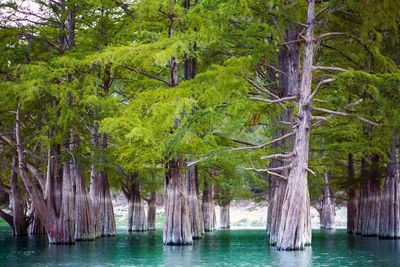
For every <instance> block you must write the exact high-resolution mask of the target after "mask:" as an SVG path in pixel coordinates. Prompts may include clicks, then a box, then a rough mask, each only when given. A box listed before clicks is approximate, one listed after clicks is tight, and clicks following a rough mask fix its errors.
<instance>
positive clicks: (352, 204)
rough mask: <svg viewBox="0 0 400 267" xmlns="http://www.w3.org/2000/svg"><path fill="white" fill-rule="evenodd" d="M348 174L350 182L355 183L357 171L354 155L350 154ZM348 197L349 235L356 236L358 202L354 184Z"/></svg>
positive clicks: (349, 189) (348, 191)
mask: <svg viewBox="0 0 400 267" xmlns="http://www.w3.org/2000/svg"><path fill="white" fill-rule="evenodd" d="M347 172H348V176H349V179H350V181H352V182H354V178H355V171H354V159H353V154H349V159H348V166H347ZM347 196H348V200H347V233H348V234H355V233H356V227H357V207H358V202H357V195H356V189H355V186H354V184H352V185H351V186H350V187H349V188H348V189H347Z"/></svg>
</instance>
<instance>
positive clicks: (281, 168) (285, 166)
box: [268, 164, 292, 172]
mask: <svg viewBox="0 0 400 267" xmlns="http://www.w3.org/2000/svg"><path fill="white" fill-rule="evenodd" d="M290 168H292V164H288V165H283V166H280V167H275V168H269V169H268V170H269V171H273V172H275V171H283V170H287V169H290Z"/></svg>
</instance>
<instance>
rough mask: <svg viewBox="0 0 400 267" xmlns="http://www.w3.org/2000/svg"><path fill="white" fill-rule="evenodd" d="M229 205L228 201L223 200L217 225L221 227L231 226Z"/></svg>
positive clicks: (227, 227)
mask: <svg viewBox="0 0 400 267" xmlns="http://www.w3.org/2000/svg"><path fill="white" fill-rule="evenodd" d="M230 205H231V203H230V201H226V202H223V203H222V205H221V211H220V226H219V227H220V228H221V229H229V228H231V216H230V211H229V210H230Z"/></svg>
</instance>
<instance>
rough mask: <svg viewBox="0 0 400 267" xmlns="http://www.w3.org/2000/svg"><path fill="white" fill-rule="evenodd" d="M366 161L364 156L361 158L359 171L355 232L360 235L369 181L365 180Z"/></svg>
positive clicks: (364, 217)
mask: <svg viewBox="0 0 400 267" xmlns="http://www.w3.org/2000/svg"><path fill="white" fill-rule="evenodd" d="M367 175H368V171H367V162H366V160H365V158H362V159H361V171H360V178H361V182H360V193H359V194H358V209H357V227H356V229H355V233H356V234H357V235H361V234H362V231H363V220H366V219H367V217H366V215H367V209H368V207H367V197H368V187H369V183H368V180H367Z"/></svg>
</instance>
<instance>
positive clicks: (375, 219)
mask: <svg viewBox="0 0 400 267" xmlns="http://www.w3.org/2000/svg"><path fill="white" fill-rule="evenodd" d="M378 166H379V157H378V156H376V155H373V156H372V161H371V166H370V168H369V169H370V170H369V183H368V184H369V187H368V197H367V207H368V208H367V218H368V219H367V221H366V223H364V227H363V232H362V235H364V236H378V234H379V213H380V199H381V185H380V173H379V167H378Z"/></svg>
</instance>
